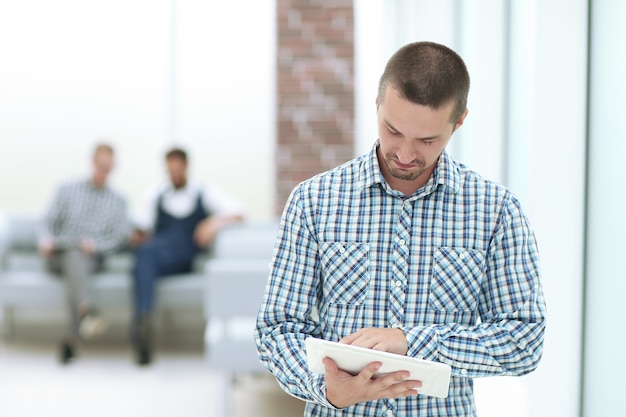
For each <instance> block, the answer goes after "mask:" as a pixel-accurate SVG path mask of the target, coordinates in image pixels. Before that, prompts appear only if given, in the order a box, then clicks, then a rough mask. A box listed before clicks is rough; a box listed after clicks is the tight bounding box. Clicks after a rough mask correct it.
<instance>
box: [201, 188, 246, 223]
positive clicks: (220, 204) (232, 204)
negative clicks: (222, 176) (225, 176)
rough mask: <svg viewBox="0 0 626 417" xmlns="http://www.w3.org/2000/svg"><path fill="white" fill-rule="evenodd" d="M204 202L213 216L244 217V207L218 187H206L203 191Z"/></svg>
mask: <svg viewBox="0 0 626 417" xmlns="http://www.w3.org/2000/svg"><path fill="white" fill-rule="evenodd" d="M202 202H203V204H204V208H205V210H206V211H207V212H209V213H211V215H215V216H244V215H245V210H244V208H243V205H242V204H241V203H240V202H239V201H237V200H236V199H234V198H233V197H231V196H230V195H228V194H226V193H225V192H224V191H222V190H221V189H219V188H218V187H215V186H212V187H206V188H205V189H204V190H203V194H202Z"/></svg>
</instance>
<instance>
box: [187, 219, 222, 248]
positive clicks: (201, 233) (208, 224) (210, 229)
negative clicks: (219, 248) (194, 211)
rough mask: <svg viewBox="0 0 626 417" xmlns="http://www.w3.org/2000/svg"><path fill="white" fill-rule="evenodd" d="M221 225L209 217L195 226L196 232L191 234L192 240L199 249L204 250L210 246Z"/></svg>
mask: <svg viewBox="0 0 626 417" xmlns="http://www.w3.org/2000/svg"><path fill="white" fill-rule="evenodd" d="M221 227H222V225H221V224H220V222H219V221H218V219H217V218H212V217H209V218H207V219H204V220H202V221H201V222H200V223H198V225H197V226H196V230H194V232H193V240H194V242H196V245H198V246H200V247H201V248H206V247H208V246H210V245H211V244H212V243H213V241H214V240H215V237H216V236H217V232H219V230H220V228H221Z"/></svg>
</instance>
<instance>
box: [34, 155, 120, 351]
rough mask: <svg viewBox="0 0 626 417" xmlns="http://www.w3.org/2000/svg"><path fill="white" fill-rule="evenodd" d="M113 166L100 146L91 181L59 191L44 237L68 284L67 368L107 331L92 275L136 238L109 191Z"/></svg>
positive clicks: (44, 251)
mask: <svg viewBox="0 0 626 417" xmlns="http://www.w3.org/2000/svg"><path fill="white" fill-rule="evenodd" d="M113 163H114V151H113V148H112V147H111V146H110V145H107V144H100V145H98V146H97V147H96V149H95V152H94V155H93V173H92V175H91V177H90V178H89V179H86V180H79V181H72V182H68V183H67V184H64V185H62V186H61V187H60V188H59V189H58V191H57V192H56V194H55V196H54V198H53V201H52V204H51V206H50V208H49V210H48V212H47V214H46V215H45V217H44V222H43V225H42V230H41V231H40V237H39V251H40V253H41V255H42V256H43V257H44V258H46V259H47V260H48V264H49V266H50V268H51V270H52V271H54V272H55V273H58V274H60V275H61V276H62V277H63V281H64V282H65V290H66V294H67V303H68V308H69V313H70V322H69V334H68V335H67V338H66V339H64V340H63V342H62V343H61V350H60V360H61V362H63V363H67V362H69V361H70V360H71V359H72V358H74V357H75V356H76V353H77V349H78V347H79V344H80V341H81V339H86V338H89V337H91V336H93V335H94V334H96V333H99V332H101V331H102V330H103V329H104V322H103V321H102V319H100V318H99V317H98V315H97V312H96V310H95V308H94V306H93V305H92V299H91V294H90V292H91V285H92V281H93V277H92V275H93V273H94V272H96V271H98V270H99V269H100V266H101V264H102V261H103V257H104V256H105V255H106V254H108V253H110V252H112V251H114V250H115V249H117V248H119V247H120V246H122V245H123V244H124V243H125V242H126V241H127V239H128V236H129V234H130V222H129V220H128V217H127V213H126V201H125V199H124V198H123V197H122V196H121V195H120V194H118V193H117V192H115V191H113V190H112V189H111V188H110V187H109V186H108V185H107V179H108V177H109V174H110V172H111V169H112V168H113Z"/></svg>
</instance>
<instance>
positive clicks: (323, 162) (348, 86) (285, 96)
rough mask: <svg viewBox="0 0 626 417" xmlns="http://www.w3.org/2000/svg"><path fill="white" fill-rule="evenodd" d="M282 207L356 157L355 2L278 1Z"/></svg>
mask: <svg viewBox="0 0 626 417" xmlns="http://www.w3.org/2000/svg"><path fill="white" fill-rule="evenodd" d="M276 4H277V31H278V33H277V41H278V45H277V51H278V56H277V105H278V109H277V119H278V120H277V124H278V125H277V136H278V137H277V141H278V142H277V147H276V166H277V171H276V190H277V201H276V212H277V213H278V214H280V213H281V212H282V210H283V207H284V204H285V201H286V199H287V197H288V196H289V193H290V192H291V190H292V189H293V187H294V186H295V185H296V184H297V183H299V182H300V181H302V180H304V179H307V178H310V177H312V176H313V175H315V174H317V173H319V172H322V171H326V170H328V169H330V168H332V167H334V166H337V165H339V164H341V163H343V162H345V161H347V160H349V159H351V158H352V157H353V156H354V18H353V16H354V14H353V5H352V0H333V1H322V0H318V1H315V0H277V2H276Z"/></svg>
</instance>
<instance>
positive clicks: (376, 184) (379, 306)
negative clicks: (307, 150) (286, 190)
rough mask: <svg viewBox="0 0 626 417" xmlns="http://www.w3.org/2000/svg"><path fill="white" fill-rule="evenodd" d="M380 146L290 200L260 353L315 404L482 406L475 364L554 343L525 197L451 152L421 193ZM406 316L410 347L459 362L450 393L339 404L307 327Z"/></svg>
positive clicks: (334, 334) (521, 369)
mask: <svg viewBox="0 0 626 417" xmlns="http://www.w3.org/2000/svg"><path fill="white" fill-rule="evenodd" d="M376 147H377V146H375V147H374V149H373V150H372V151H371V152H370V153H368V154H366V155H363V156H362V157H360V158H356V159H354V160H352V161H350V162H347V163H345V164H343V165H342V166H339V167H337V168H335V169H333V170H330V171H328V172H326V173H322V174H320V175H317V176H315V177H314V178H312V179H310V180H307V181H305V182H303V183H301V184H300V185H299V186H298V187H296V188H295V189H294V190H293V192H292V194H291V196H290V197H289V200H288V202H287V205H286V207H285V211H284V213H283V216H282V220H281V225H280V230H279V234H278V238H277V242H276V247H275V250H274V256H273V260H272V267H271V271H270V277H269V281H268V284H267V288H266V292H265V295H264V298H263V302H262V306H261V309H260V312H259V316H258V319H257V328H256V333H255V336H256V342H257V348H258V352H259V357H260V359H261V361H262V362H263V363H264V364H265V366H266V367H267V368H268V369H269V370H270V371H271V372H272V373H273V374H274V375H275V376H276V379H277V380H278V382H279V384H280V385H281V386H282V387H283V389H285V390H286V391H287V392H289V393H291V394H292V395H294V396H296V397H298V398H301V399H303V400H305V401H307V402H308V403H307V405H306V412H305V415H307V416H360V417H361V416H422V417H425V416H429V417H435V416H474V415H476V411H475V407H474V395H473V384H472V378H474V377H484V376H494V375H523V374H526V373H528V372H530V371H532V370H533V369H535V368H536V366H537V364H538V362H539V359H540V357H541V353H542V345H543V334H544V329H545V303H544V298H543V292H542V288H541V284H540V278H539V277H540V272H539V257H538V253H537V247H536V242H535V238H534V235H533V232H532V230H531V228H530V226H529V224H528V221H527V219H526V218H525V216H524V214H523V213H522V210H521V208H520V204H519V202H518V201H517V200H516V199H515V197H514V196H513V195H512V194H511V193H510V192H509V191H508V190H507V189H506V188H504V187H503V186H500V185H497V184H495V183H493V182H490V181H486V180H485V179H483V178H481V177H480V176H479V175H477V174H476V173H474V172H472V171H470V170H468V169H467V168H466V167H465V166H463V165H462V164H460V163H458V162H455V161H453V160H452V159H451V158H450V157H449V156H448V155H447V154H446V153H445V152H444V153H443V154H442V155H441V157H440V158H439V161H438V163H437V167H436V169H435V171H434V172H433V174H432V176H431V178H430V179H429V181H428V182H427V183H426V184H425V185H424V186H423V187H422V188H420V189H419V190H418V191H417V192H416V193H415V194H413V195H411V196H410V197H408V198H407V197H406V196H404V195H403V194H402V193H400V192H398V191H395V190H392V189H391V188H390V187H389V186H388V185H387V183H386V182H385V180H384V179H383V176H382V174H381V171H380V167H379V165H378V159H377V157H376ZM364 327H398V328H401V329H402V330H403V331H404V333H405V335H406V338H407V342H408V353H407V355H408V356H412V357H420V358H424V359H428V360H432V361H437V362H443V363H446V364H448V365H450V366H451V367H452V378H451V383H450V389H449V395H448V397H447V398H445V399H440V398H434V397H428V396H419V395H418V396H412V397H406V398H402V399H395V400H394V399H383V400H378V401H371V402H367V403H359V404H356V405H354V406H351V407H348V408H345V409H340V410H339V409H335V408H334V407H333V406H332V405H331V404H330V403H329V402H328V401H327V399H326V395H325V392H326V387H325V380H324V376H323V375H319V374H313V373H311V372H310V371H309V369H308V367H307V363H306V352H305V348H304V340H305V338H306V337H308V336H314V337H319V338H323V339H327V340H335V341H337V340H339V339H340V338H342V337H344V336H346V335H348V334H350V333H353V332H356V331H357V330H359V329H361V328H364Z"/></svg>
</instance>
